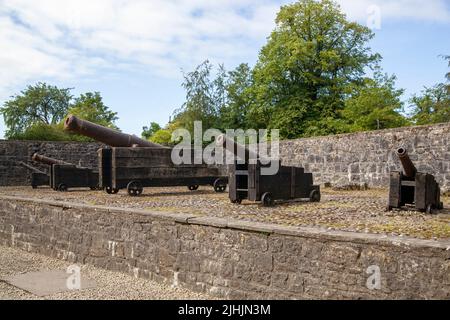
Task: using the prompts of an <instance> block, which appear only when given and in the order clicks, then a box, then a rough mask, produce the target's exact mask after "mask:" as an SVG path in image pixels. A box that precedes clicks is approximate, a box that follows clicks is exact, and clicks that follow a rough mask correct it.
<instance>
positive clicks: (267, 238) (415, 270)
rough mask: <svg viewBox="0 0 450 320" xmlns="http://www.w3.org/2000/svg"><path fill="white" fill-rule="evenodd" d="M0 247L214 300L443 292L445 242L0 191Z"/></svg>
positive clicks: (449, 271) (447, 283)
mask: <svg viewBox="0 0 450 320" xmlns="http://www.w3.org/2000/svg"><path fill="white" fill-rule="evenodd" d="M0 244H2V245H9V246H14V247H18V248H21V249H24V250H27V251H29V252H35V253H40V254H45V255H48V256H52V257H56V258H59V259H64V260H68V261H71V262H73V263H88V264H92V265H95V266H98V267H101V268H105V269H109V270H115V271H121V272H125V273H129V274H133V275H135V276H136V277H144V278H150V279H153V280H155V281H159V282H164V283H167V284H170V285H174V286H181V287H186V288H189V289H191V290H194V291H199V292H207V293H209V294H212V295H213V296H217V297H221V298H234V299H264V298H269V299H360V298H373V299H450V241H449V240H439V241H428V240H417V239H407V238H400V237H387V236H380V235H370V234H358V233H349V232H336V231H324V230H320V229H313V228H294V227H282V226H277V225H266V224H258V223H253V222H252V223H250V222H243V221H235V220H224V219H216V218H208V217H194V216H190V215H185V214H171V213H154V212H148V211H137V210H134V211H133V210H126V209H113V208H107V207H99V206H97V207H94V206H85V205H75V204H69V203H63V202H51V201H44V200H38V199H21V198H16V197H7V196H0ZM378 272H379V273H378ZM378 274H379V275H380V278H379V279H380V286H379V287H378V286H377V281H376V280H375V282H371V280H373V279H375V278H374V277H376V275H378ZM368 282H369V284H372V287H370V289H369V287H368V286H367V283H368Z"/></svg>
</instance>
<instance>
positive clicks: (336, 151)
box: [280, 123, 450, 191]
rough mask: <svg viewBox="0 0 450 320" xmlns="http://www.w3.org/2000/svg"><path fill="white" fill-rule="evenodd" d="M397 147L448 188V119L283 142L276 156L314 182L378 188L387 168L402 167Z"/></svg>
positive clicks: (385, 182)
mask: <svg viewBox="0 0 450 320" xmlns="http://www.w3.org/2000/svg"><path fill="white" fill-rule="evenodd" d="M400 146H405V147H406V148H407V150H408V153H409V155H410V157H411V160H412V161H413V162H414V164H415V165H416V167H417V169H418V170H419V171H424V172H429V173H431V174H433V175H435V177H436V179H437V181H438V182H439V183H440V185H441V187H442V189H443V191H445V190H450V123H445V124H440V125H433V126H418V127H406V128H398V129H389V130H380V131H371V132H361V133H354V134H344V135H337V136H328V137H318V138H308V139H299V140H290V141H282V142H281V143H280V154H281V158H282V160H283V163H284V164H286V165H299V166H302V167H305V169H306V170H307V171H309V172H312V173H314V179H315V181H316V182H317V183H331V184H332V185H337V186H343V185H352V184H355V185H362V184H365V183H367V185H368V186H371V187H372V186H374V187H381V186H388V179H389V172H390V171H391V170H400V169H401V167H400V162H399V161H398V158H397V156H396V154H395V150H396V149H397V148H398V147H400Z"/></svg>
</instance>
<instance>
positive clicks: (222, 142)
mask: <svg viewBox="0 0 450 320" xmlns="http://www.w3.org/2000/svg"><path fill="white" fill-rule="evenodd" d="M216 145H217V146H219V147H223V148H226V149H227V150H229V151H232V152H233V153H234V154H235V155H236V156H237V157H238V158H240V159H241V160H244V161H245V162H248V161H249V160H250V159H252V160H257V159H260V160H262V159H261V157H259V156H258V154H256V153H255V152H253V151H251V150H249V149H248V148H246V147H245V146H243V145H241V144H239V143H237V142H235V141H234V140H233V139H230V138H229V137H228V136H227V135H225V134H222V135H220V136H218V137H217V138H216ZM242 155H245V159H242Z"/></svg>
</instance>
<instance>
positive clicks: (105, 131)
mask: <svg viewBox="0 0 450 320" xmlns="http://www.w3.org/2000/svg"><path fill="white" fill-rule="evenodd" d="M64 129H65V130H67V131H71V132H74V133H77V134H79V135H82V136H85V137H89V138H91V139H94V140H96V141H99V142H103V143H104V144H106V145H108V146H110V147H133V146H135V147H148V148H162V146H161V145H159V144H156V143H153V142H150V141H147V140H143V139H140V138H138V137H136V136H134V135H129V134H126V133H122V132H119V131H117V130H113V129H110V128H106V127H103V126H101V125H98V124H95V123H92V122H89V121H87V120H81V119H79V118H77V117H75V116H74V115H69V116H68V117H67V118H66V120H65V121H64Z"/></svg>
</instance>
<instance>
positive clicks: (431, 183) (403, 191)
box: [387, 147, 443, 213]
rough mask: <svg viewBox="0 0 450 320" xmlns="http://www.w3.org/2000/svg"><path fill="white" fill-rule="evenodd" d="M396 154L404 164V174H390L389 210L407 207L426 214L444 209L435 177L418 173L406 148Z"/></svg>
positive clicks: (398, 172) (393, 172) (396, 172)
mask: <svg viewBox="0 0 450 320" xmlns="http://www.w3.org/2000/svg"><path fill="white" fill-rule="evenodd" d="M396 154H397V156H398V158H399V160H400V162H401V164H402V167H403V172H401V171H392V172H391V174H390V182H389V203H388V208H387V209H388V210H392V209H393V208H402V207H405V206H407V205H408V206H414V207H415V209H416V210H419V211H422V212H426V213H431V212H432V210H433V209H437V210H440V209H443V203H442V202H441V201H440V188H439V184H438V183H437V182H436V179H435V177H434V176H433V175H431V174H428V173H422V172H418V171H417V169H416V167H415V166H414V164H413V162H412V161H411V159H410V157H409V156H408V153H407V150H406V148H404V147H400V148H398V149H397V151H396Z"/></svg>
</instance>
